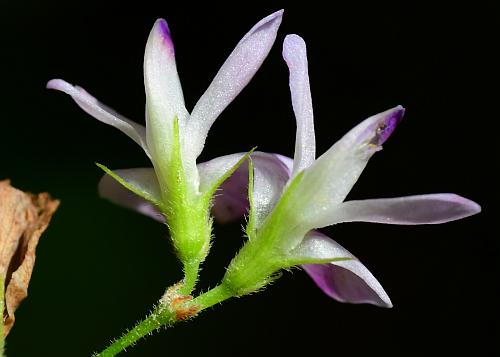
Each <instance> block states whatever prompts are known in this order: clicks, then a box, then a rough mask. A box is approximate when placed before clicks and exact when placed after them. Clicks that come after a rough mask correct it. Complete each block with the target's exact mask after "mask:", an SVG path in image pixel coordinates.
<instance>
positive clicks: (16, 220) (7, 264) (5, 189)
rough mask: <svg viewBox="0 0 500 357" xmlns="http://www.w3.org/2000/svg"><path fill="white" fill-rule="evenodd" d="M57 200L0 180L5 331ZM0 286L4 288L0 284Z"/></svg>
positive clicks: (0, 270) (0, 260) (0, 267)
mask: <svg viewBox="0 0 500 357" xmlns="http://www.w3.org/2000/svg"><path fill="white" fill-rule="evenodd" d="M58 206H59V201H58V200H54V199H52V198H51V197H50V195H49V194H48V193H40V194H37V195H34V194H30V193H25V192H23V191H20V190H17V189H15V188H14V187H12V186H11V185H10V181H9V180H4V181H0V279H1V280H2V281H4V282H5V290H4V291H5V304H4V306H5V308H4V311H3V319H4V334H5V336H6V335H7V334H8V333H9V331H10V329H11V328H12V325H13V324H14V320H15V317H14V312H15V311H16V309H17V307H18V306H19V304H20V303H21V302H22V301H23V300H24V299H25V298H26V296H27V295H28V284H29V282H30V278H31V273H32V272H33V267H34V265H35V249H36V246H37V244H38V240H39V239H40V236H41V235H42V233H43V231H45V229H46V228H47V226H48V225H49V222H50V219H51V217H52V215H53V214H54V212H55V211H56V209H57V207H58ZM0 288H3V287H0Z"/></svg>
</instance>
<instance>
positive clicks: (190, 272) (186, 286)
mask: <svg viewBox="0 0 500 357" xmlns="http://www.w3.org/2000/svg"><path fill="white" fill-rule="evenodd" d="M199 270H200V262H199V261H194V262H189V263H186V264H184V280H183V286H182V288H181V289H180V291H179V292H180V293H181V294H183V295H190V294H191V292H192V291H193V289H194V287H195V285H196V282H197V281H198V273H199Z"/></svg>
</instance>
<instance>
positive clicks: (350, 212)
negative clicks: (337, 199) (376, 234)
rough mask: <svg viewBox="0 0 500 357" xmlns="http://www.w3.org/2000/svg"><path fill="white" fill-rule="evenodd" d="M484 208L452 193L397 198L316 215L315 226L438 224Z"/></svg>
mask: <svg viewBox="0 0 500 357" xmlns="http://www.w3.org/2000/svg"><path fill="white" fill-rule="evenodd" d="M480 211H481V207H480V206H479V205H478V204H477V203H475V202H473V201H470V200H468V199H466V198H464V197H461V196H458V195H455V194H452V193H437V194H428V195H418V196H407V197H397V198H380V199H371V200H359V201H347V202H344V203H342V204H340V205H338V206H337V207H333V208H332V209H327V210H323V211H321V212H317V214H316V215H315V217H316V220H317V221H316V222H317V223H316V224H315V226H317V227H318V228H319V227H325V226H329V225H332V224H336V223H341V222H373V223H387V224H406V225H414V224H439V223H445V222H450V221H454V220H457V219H462V218H465V217H468V216H472V215H474V214H476V213H479V212H480Z"/></svg>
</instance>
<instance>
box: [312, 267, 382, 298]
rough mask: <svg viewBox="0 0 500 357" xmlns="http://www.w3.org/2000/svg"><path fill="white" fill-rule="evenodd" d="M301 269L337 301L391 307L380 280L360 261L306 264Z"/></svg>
mask: <svg viewBox="0 0 500 357" xmlns="http://www.w3.org/2000/svg"><path fill="white" fill-rule="evenodd" d="M343 265H345V266H343ZM357 265H358V266H357ZM302 268H303V269H304V270H305V271H306V273H307V274H309V276H310V277H311V278H312V279H313V280H314V282H315V283H316V284H317V285H318V287H319V288H320V289H321V290H323V292H324V293H325V294H327V295H328V296H330V297H331V298H333V299H335V300H337V301H340V302H346V303H351V304H373V305H377V306H380V307H392V303H391V300H390V299H389V297H388V296H387V294H386V293H385V291H384V290H383V288H382V286H381V285H380V283H379V282H378V281H377V280H376V279H375V278H374V277H373V275H372V274H371V273H370V272H369V271H368V269H366V268H365V267H364V266H363V264H361V263H360V262H359V261H358V260H346V261H339V262H335V263H327V264H305V265H302ZM353 268H354V269H353ZM359 273H361V274H359ZM358 274H359V275H358Z"/></svg>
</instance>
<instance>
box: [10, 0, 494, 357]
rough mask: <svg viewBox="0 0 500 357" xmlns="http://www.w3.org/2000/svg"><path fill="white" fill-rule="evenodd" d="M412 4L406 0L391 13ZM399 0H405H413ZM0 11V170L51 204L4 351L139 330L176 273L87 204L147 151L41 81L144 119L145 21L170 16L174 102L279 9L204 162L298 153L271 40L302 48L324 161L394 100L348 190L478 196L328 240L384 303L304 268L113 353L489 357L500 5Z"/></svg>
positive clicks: (152, 241)
mask: <svg viewBox="0 0 500 357" xmlns="http://www.w3.org/2000/svg"><path fill="white" fill-rule="evenodd" d="M405 3H406V2H405ZM408 3H409V2H408ZM105 4H106V5H103V2H95V3H93V2H92V1H85V2H60V3H58V2H56V1H41V2H38V1H31V2H29V1H28V2H26V1H25V2H23V1H11V0H7V1H5V0H3V1H2V10H1V11H2V12H1V13H0V20H1V21H0V26H1V27H0V30H1V31H0V40H1V44H2V47H1V52H0V54H1V59H0V61H1V62H0V63H1V67H0V71H1V72H0V73H1V78H2V93H1V97H0V103H1V106H0V121H1V123H2V124H1V127H0V134H1V136H0V153H1V158H0V178H6V177H9V178H11V179H12V181H13V184H14V185H15V186H17V187H19V188H22V189H24V190H29V191H33V192H40V191H49V192H51V193H52V194H53V195H54V196H55V197H57V198H60V199H61V200H62V205H61V207H60V210H59V211H58V212H57V214H56V216H55V217H54V220H53V222H52V224H51V226H50V228H49V230H48V231H47V232H46V233H45V235H44V237H43V239H42V240H41V243H40V246H39V249H38V252H37V253H38V254H37V255H38V256H37V266H36V269H35V272H34V274H33V279H32V284H31V285H30V290H29V298H28V299H27V300H26V301H25V302H24V304H23V305H22V307H21V308H20V310H19V311H18V314H17V321H16V325H15V326H14V329H13V330H12V332H11V334H10V335H9V337H8V339H7V353H8V355H9V356H89V355H90V354H91V353H92V352H93V351H96V350H99V349H102V348H103V347H104V346H105V345H106V344H107V343H108V342H109V341H110V339H112V338H114V337H117V336H118V335H120V334H121V333H122V331H123V330H124V329H125V328H129V327H131V326H132V325H133V324H134V322H135V321H137V320H139V319H141V318H142V317H144V316H145V314H146V313H147V312H148V311H149V309H150V307H151V306H152V305H153V304H154V303H155V302H156V301H157V299H158V298H159V297H160V296H161V294H162V292H163V290H164V288H165V287H166V286H168V285H170V284H172V283H174V282H176V281H178V280H179V279H181V273H180V266H179V264H178V263H177V262H176V260H175V257H174V255H173V254H172V251H171V248H170V246H169V244H168V240H167V233H166V230H165V229H164V227H163V226H162V225H159V224H157V223H156V222H154V221H152V220H150V219H148V218H146V217H142V216H139V215H137V214H134V213H133V212H129V211H127V210H125V209H121V208H119V207H115V206H113V205H111V204H110V203H108V202H106V201H104V200H102V199H100V198H99V197H98V196H97V192H96V184H97V182H98V180H99V178H100V176H101V174H102V173H101V172H100V170H99V169H98V168H97V167H96V166H95V165H94V161H98V162H101V163H103V164H105V165H107V166H108V167H110V168H113V169H114V168H127V167H140V166H149V163H148V160H147V158H146V156H145V155H144V154H143V153H142V151H141V149H140V148H139V147H138V146H137V145H136V144H135V143H133V142H132V141H131V140H130V139H128V138H127V137H126V136H124V135H123V134H121V133H120V132H118V131H117V130H116V129H113V128H111V127H108V126H105V125H103V124H101V123H99V122H97V121H96V120H94V119H92V118H90V117H89V116H88V115H86V114H85V113H84V112H82V111H81V110H80V109H79V108H78V107H77V106H76V105H75V104H74V103H73V102H72V101H71V100H70V98H69V97H68V96H66V95H63V94H61V93H56V92H53V91H48V90H46V89H45V88H44V86H45V83H46V82H47V81H48V80H49V79H51V78H64V79H65V80H67V81H69V82H71V83H77V84H79V85H81V86H83V87H84V88H86V89H87V90H88V91H89V92H90V93H92V94H94V95H95V96H96V97H97V98H99V99H100V100H101V101H102V102H104V103H106V104H108V105H109V106H111V107H113V108H115V109H117V110H118V111H119V112H121V113H123V114H125V115H126V116H128V117H130V118H133V119H134V120H136V121H138V122H141V123H142V122H143V121H144V119H143V112H144V101H145V99H144V93H143V78H142V58H143V51H144V45H145V42H146V39H147V35H148V33H149V31H150V29H151V26H152V25H153V23H154V20H155V19H156V18H158V17H164V18H166V19H167V21H168V22H169V25H170V28H171V30H172V33H173V38H174V42H175V45H176V58H177V65H178V70H179V74H180V77H181V81H182V83H183V89H184V96H185V99H186V105H187V108H188V109H189V110H190V109H192V107H193V105H194V104H195V103H196V101H197V99H198V98H199V96H200V95H201V94H202V93H203V91H204V90H205V89H206V88H207V86H208V84H209V83H210V81H211V80H212V78H213V76H214V75H215V73H216V72H217V70H218V68H219V66H220V65H221V64H222V62H223V61H224V60H225V58H226V56H227V55H228V54H229V53H230V51H231V50H232V48H233V47H234V45H235V44H236V43H237V42H238V40H239V39H240V38H241V37H242V36H243V35H244V34H245V32H246V31H248V30H249V29H250V28H251V26H253V24H255V23H256V22H257V21H258V20H260V19H261V18H262V17H264V16H266V15H268V14H270V13H271V12H273V11H275V10H277V9H279V8H282V7H284V8H285V15H284V19H283V24H282V26H281V29H280V32H279V35H278V39H277V42H276V44H275V46H274V48H273V50H272V51H271V53H270V55H269V57H268V59H267V60H266V62H265V63H264V65H263V66H262V68H261V70H260V71H259V72H258V74H257V75H256V76H255V78H254V79H253V80H252V82H251V83H250V84H249V85H248V87H247V88H246V89H245V90H244V91H243V93H242V94H241V95H240V96H239V97H238V98H237V99H236V100H235V101H234V102H233V103H232V104H231V105H230V106H229V107H228V108H227V110H226V111H224V113H223V114H222V115H221V116H220V117H219V119H218V120H217V122H216V124H215V125H214V126H213V128H212V130H211V132H210V135H209V137H208V141H207V144H206V146H205V150H204V152H203V154H202V156H201V157H200V161H204V160H207V159H210V158H213V157H216V156H219V155H223V154H228V153H233V152H240V151H246V150H248V149H250V148H252V147H253V146H256V145H257V146H258V148H259V150H262V151H269V152H278V153H282V154H285V155H288V156H292V155H293V148H294V137H295V123H294V117H293V112H292V109H291V104H290V101H289V92H288V73H287V68H286V66H285V64H284V62H283V60H282V59H281V43H282V40H283V38H284V36H285V35H286V34H287V33H297V34H299V35H301V36H302V37H303V38H304V39H305V40H306V42H307V45H308V56H309V66H310V77H311V87H312V93H313V101H314V108H315V125H316V133H317V145H318V154H321V153H323V152H324V151H325V150H327V149H328V148H329V147H330V146H331V145H332V144H333V143H334V142H335V141H336V140H337V139H339V138H340V137H341V135H343V134H344V133H345V132H346V131H347V130H349V129H350V128H351V127H353V126H354V125H355V124H357V123H358V122H359V121H360V120H362V119H364V118H366V117H368V116H370V115H372V114H375V113H378V112H380V111H383V110H386V109H388V108H391V107H393V106H395V105H397V104H402V105H404V106H405V107H406V109H407V112H406V116H405V120H404V121H403V122H402V123H401V125H400V127H399V128H398V130H397V132H396V133H395V134H394V135H393V137H391V139H390V140H389V141H388V142H387V143H386V144H385V149H384V150H383V151H382V152H381V153H379V154H377V155H375V157H374V158H373V159H372V160H371V162H370V164H369V165H368V167H367V169H366V170H365V172H364V173H363V175H362V177H361V179H360V180H359V181H358V183H357V184H356V186H355V188H354V190H353V191H352V192H351V194H350V196H349V197H350V198H357V199H361V198H375V197H391V196H400V195H410V194H418V193H433V192H455V193H458V194H461V195H463V196H465V197H468V198H470V199H473V200H475V201H477V202H478V203H479V204H481V206H482V208H483V212H482V213H481V214H480V215H477V216H474V217H472V218H469V219H466V220H462V221H458V222H453V223H449V224H445V225H438V226H420V227H400V226H388V225H370V224H362V223H357V224H345V225H339V226H336V227H334V228H330V229H327V230H326V232H327V233H328V234H329V235H331V236H332V237H333V238H334V239H336V240H337V241H338V242H340V243H341V244H342V245H344V246H345V247H347V248H348V249H349V250H350V251H351V252H352V253H354V254H355V255H357V256H358V257H359V258H360V259H361V260H362V261H363V262H364V263H365V265H366V266H367V267H369V268H370V270H371V271H372V272H373V274H374V275H375V276H376V277H377V278H378V279H379V280H380V282H381V283H382V285H383V286H384V288H385V289H386V291H387V292H388V294H389V296H390V297H391V299H392V301H393V303H394V308H393V309H381V308H376V307H373V306H365V305H363V306H360V305H346V304H340V303H337V302H335V301H333V300H331V299H329V298H328V297H326V296H325V295H324V294H323V293H322V292H321V291H319V289H317V288H316V287H315V286H314V284H313V283H312V282H311V281H310V280H309V278H308V277H307V276H306V275H305V274H304V273H303V272H301V271H300V270H298V269H297V270H294V271H292V272H291V273H285V274H284V276H283V277H282V278H281V279H280V280H279V281H277V282H276V283H275V284H273V285H272V286H270V287H268V288H267V289H266V290H265V291H264V292H262V293H259V294H255V295H252V296H248V297H244V298H241V299H234V300H232V301H228V302H226V303H224V304H223V305H222V306H218V307H216V308H214V309H210V310H209V311H207V312H205V313H204V314H202V315H201V316H200V317H199V318H197V319H195V320H193V321H191V322H187V323H184V324H180V325H178V326H176V327H175V328H173V329H169V330H168V331H162V332H160V333H156V334H154V336H152V337H150V338H148V339H147V340H146V341H143V342H141V343H139V344H138V345H137V346H135V347H133V348H130V349H129V351H128V352H127V354H126V355H127V356H175V355H179V354H181V353H182V355H184V356H195V355H203V354H208V355H214V354H217V355H219V356H254V355H275V356H281V355H287V356H299V355H303V354H304V353H308V354H310V355H343V354H349V355H364V354H366V353H369V354H379V353H384V354H385V355H398V356H401V355H407V354H410V353H422V354H427V353H436V352H441V353H443V354H451V353H453V352H465V351H468V352H472V353H473V354H474V355H482V356H483V355H492V354H493V353H492V351H493V349H497V352H498V340H495V339H496V338H497V337H498V312H497V307H496V306H497V304H498V302H499V296H498V293H496V292H495V291H494V287H495V286H496V285H498V281H499V280H498V274H497V272H498V269H497V266H498V265H497V260H498V243H497V242H496V240H497V239H498V233H496V231H497V230H496V229H494V228H493V222H494V220H495V219H498V217H499V216H498V213H499V212H498V209H497V208H496V205H497V204H498V203H497V202H498V195H497V193H498V175H496V174H494V172H493V170H494V169H495V168H497V167H498V148H497V141H498V137H497V134H496V131H495V125H496V123H497V122H498V120H499V117H498V111H497V110H496V107H497V102H498V99H497V97H498V76H497V74H498V73H497V72H496V69H497V66H498V60H497V58H495V56H494V52H495V49H496V48H498V33H500V32H499V31H498V24H499V18H498V13H499V12H498V11H497V10H498V9H495V8H494V7H493V5H492V4H493V2H491V3H489V2H482V3H481V2H475V3H474V4H475V5H474V6H473V7H469V6H467V5H463V6H457V5H456V4H455V5H453V6H449V7H447V6H439V7H437V6H436V5H425V4H422V3H420V2H419V4H418V5H417V4H413V5H410V4H407V5H405V6H402V5H391V6H389V5H384V4H380V3H378V2H377V4H376V5H375V4H372V5H369V6H367V5H366V4H361V3H355V2H352V3H349V4H346V3H344V2H341V3H332V4H330V5H329V6H330V8H322V7H321V6H320V5H318V4H315V3H314V2H311V1H309V2H302V4H301V5H300V6H296V5H290V4H286V3H281V4H280V3H272V2H266V3H264V4H258V3H255V2H246V3H240V2H233V5H231V6H222V5H219V6H216V5H212V6H205V7H199V6H197V5H196V4H195V3H189V4H180V3H177V2H176V3H174V2H167V1H166V2H164V3H162V4H161V5H155V6H153V5H151V4H149V3H148V1H141V2H136V3H135V5H134V6H133V7H127V6H126V5H124V4H123V3H111V2H107V3H105ZM241 223H242V222H238V223H234V224H231V225H227V226H220V225H216V226H215V234H216V237H217V238H216V240H215V243H214V245H213V248H212V253H211V255H210V256H209V258H208V260H207V262H206V264H205V267H204V269H203V271H202V276H201V278H202V283H201V284H200V289H204V290H206V289H207V288H208V287H210V286H212V287H213V286H214V285H215V284H216V283H217V282H218V281H219V280H220V278H221V277H222V275H223V273H224V267H225V266H226V265H227V263H228V262H229V260H230V258H231V257H232V256H233V255H234V254H235V252H236V251H237V249H238V248H239V247H240V246H241V244H242V239H241V236H242V234H241V227H240V226H241Z"/></svg>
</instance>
